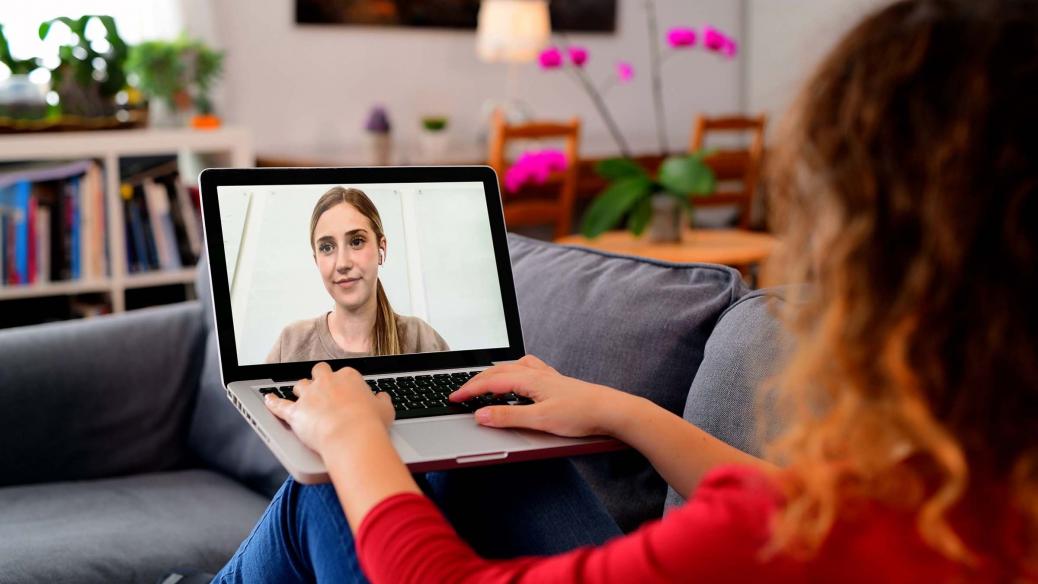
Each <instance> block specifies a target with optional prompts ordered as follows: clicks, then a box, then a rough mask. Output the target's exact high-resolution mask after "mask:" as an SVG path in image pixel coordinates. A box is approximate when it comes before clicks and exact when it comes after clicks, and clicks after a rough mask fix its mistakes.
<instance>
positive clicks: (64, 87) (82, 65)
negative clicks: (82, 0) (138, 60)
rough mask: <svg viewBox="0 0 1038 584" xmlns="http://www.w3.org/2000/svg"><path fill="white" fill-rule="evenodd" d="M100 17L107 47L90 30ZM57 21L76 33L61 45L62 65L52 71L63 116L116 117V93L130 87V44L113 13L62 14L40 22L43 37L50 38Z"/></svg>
mask: <svg viewBox="0 0 1038 584" xmlns="http://www.w3.org/2000/svg"><path fill="white" fill-rule="evenodd" d="M94 19H97V20H98V21H100V22H101V24H102V26H104V29H105V37H104V38H105V41H107V42H106V45H107V47H106V50H104V51H98V50H96V49H95V46H96V43H92V42H90V41H89V40H87V36H86V29H87V25H89V24H90V21H91V20H94ZM55 24H63V25H65V26H67V27H68V29H69V30H70V31H71V32H72V35H71V37H70V42H69V43H68V44H64V45H61V46H60V47H58V58H59V61H58V66H57V67H55V68H54V69H52V70H51V79H52V82H51V83H52V86H53V88H54V90H55V91H56V92H57V93H58V98H59V103H60V106H61V114H62V116H63V117H67V116H74V117H83V118H109V117H114V116H115V114H116V111H117V110H118V106H117V104H116V102H115V96H116V94H117V93H119V92H120V91H122V90H123V89H124V88H125V87H126V71H125V69H124V65H125V63H126V57H127V54H128V47H127V45H126V43H125V42H123V39H122V37H121V36H119V30H118V28H117V27H116V26H115V19H113V18H112V17H111V16H104V15H91V14H87V15H84V16H81V17H79V18H69V17H65V16H62V17H59V18H54V19H51V20H48V21H46V22H44V23H42V24H40V28H39V36H40V40H46V39H47V36H48V35H50V33H51V31H52V30H54V25H55Z"/></svg>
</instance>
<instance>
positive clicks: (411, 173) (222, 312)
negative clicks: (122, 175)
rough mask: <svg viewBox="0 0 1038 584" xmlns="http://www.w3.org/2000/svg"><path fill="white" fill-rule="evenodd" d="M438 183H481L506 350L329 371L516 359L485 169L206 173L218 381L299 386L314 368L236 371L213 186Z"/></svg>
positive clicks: (412, 357)
mask: <svg viewBox="0 0 1038 584" xmlns="http://www.w3.org/2000/svg"><path fill="white" fill-rule="evenodd" d="M437 182H480V183H482V184H483V193H484V195H485V198H486V205H487V215H488V216H489V218H490V234H491V239H492V241H493V244H494V256H495V259H496V262H497V276H498V282H499V284H500V288H501V301H502V305H503V307H504V314H505V326H506V330H507V333H508V344H509V346H508V347H500V348H492V349H476V350H466V351H446V352H434V353H413V354H408V355H392V356H382V357H358V358H353V359H335V360H331V361H328V363H329V364H330V365H331V366H332V368H333V369H339V368H341V367H347V366H348V367H353V368H354V369H356V370H358V371H359V372H360V373H361V374H363V375H375V374H381V373H400V372H407V371H433V370H438V369H452V368H466V367H481V366H486V365H490V364H491V363H494V362H499V361H512V360H515V359H519V358H520V357H522V356H523V355H524V354H525V353H526V351H525V347H524V345H523V334H522V327H521V325H520V320H519V304H518V302H517V300H516V296H515V282H514V280H513V278H512V265H511V261H510V259H509V254H508V239H507V236H506V231H505V220H504V212H503V210H502V205H501V193H500V190H499V188H498V179H497V174H496V173H495V172H494V170H493V169H492V168H490V167H489V166H428V167H420V166H418V167H372V168H207V169H205V170H203V171H202V172H201V174H199V176H198V184H199V190H200V194H201V206H202V217H203V222H202V224H203V227H204V232H205V245H206V251H207V254H208V257H209V273H210V278H209V282H210V286H211V287H212V294H213V312H214V317H215V321H216V333H217V340H218V342H219V345H220V365H221V370H222V372H223V378H224V382H225V383H227V384H229V383H231V382H233V381H241V380H248V379H273V380H275V381H290V380H297V379H303V378H307V377H310V372H311V370H312V369H313V367H314V365H316V364H317V363H319V362H320V361H300V362H295V363H273V364H259V365H240V364H239V363H238V357H237V355H238V352H237V347H236V344H235V341H234V322H233V319H232V316H231V301H230V289H229V283H228V282H227V278H226V276H225V274H226V273H227V259H226V256H225V255H224V249H223V232H222V228H221V224H220V206H219V205H220V204H219V198H218V197H217V187H221V186H276V185H307V184H349V185H363V184H379V183H437ZM199 293H202V291H199Z"/></svg>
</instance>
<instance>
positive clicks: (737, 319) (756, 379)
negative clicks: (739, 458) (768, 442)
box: [666, 288, 791, 510]
mask: <svg viewBox="0 0 1038 584" xmlns="http://www.w3.org/2000/svg"><path fill="white" fill-rule="evenodd" d="M782 302H785V300H784V294H783V290H782V289H781V288H772V289H765V290H756V291H754V292H751V293H749V294H747V295H746V296H744V297H743V298H742V299H740V300H739V301H738V302H736V303H735V304H734V305H732V306H731V307H730V308H729V309H728V310H727V311H725V313H724V314H723V315H722V316H721V319H720V320H719V321H718V323H717V326H716V327H715V328H714V332H713V334H711V335H710V340H708V341H707V342H706V355H705V356H704V357H703V363H702V364H701V365H700V366H699V372H698V373H697V374H696V378H695V380H694V381H692V387H691V389H689V391H688V399H687V400H686V401H685V409H684V418H685V419H686V420H688V421H689V422H691V423H693V424H695V425H696V426H698V427H699V428H701V429H703V430H705V431H706V432H709V433H710V434H711V435H712V436H714V437H715V438H718V439H720V440H723V441H725V442H727V443H728V444H731V445H732V446H735V447H736V448H738V449H740V450H742V451H744V452H748V453H750V454H753V455H754V456H761V454H762V444H761V442H762V438H766V437H764V436H761V435H760V434H759V433H758V431H757V428H758V425H757V422H758V421H760V420H766V421H767V425H768V430H769V431H774V430H775V429H776V428H777V427H778V426H779V425H780V421H778V420H775V419H769V418H768V417H767V416H768V414H769V408H768V402H767V400H766V399H763V398H766V394H765V395H762V394H761V391H760V390H761V387H762V386H763V385H764V384H766V382H767V380H768V378H769V377H770V376H771V375H773V374H775V373H777V372H778V369H779V367H780V365H781V363H782V359H783V356H784V353H783V350H784V348H788V347H789V346H790V340H791V339H790V337H789V334H788V332H786V331H785V330H784V328H783V327H782V325H781V323H780V322H779V320H778V318H777V316H776V315H777V310H778V309H779V308H780V306H779V304H780V303H782ZM684 500H685V499H684V497H682V496H681V495H680V494H678V493H677V492H675V491H674V490H673V489H668V493H667V505H666V508H667V509H668V510H669V509H671V508H673V507H675V506H677V505H680V504H681V503H683V502H684Z"/></svg>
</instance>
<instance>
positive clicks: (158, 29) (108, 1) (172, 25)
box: [0, 0, 183, 83]
mask: <svg viewBox="0 0 1038 584" xmlns="http://www.w3.org/2000/svg"><path fill="white" fill-rule="evenodd" d="M84 14H106V15H109V16H112V17H114V18H115V24H116V26H117V27H118V28H119V35H120V36H121V37H122V38H123V40H125V41H126V42H127V43H129V44H135V43H139V42H141V41H143V40H148V39H156V38H173V37H176V36H177V35H178V34H180V31H181V29H182V28H183V14H182V12H181V0H135V1H134V2H127V1H126V0H45V1H42V2H41V1H39V0H35V1H33V0H30V1H25V0H19V1H14V0H2V2H0V24H3V26H4V34H5V35H6V36H7V40H8V42H9V43H10V45H11V55H12V56H14V57H15V58H16V59H27V58H30V57H42V58H43V59H44V63H43V64H44V66H45V67H48V68H50V67H54V66H56V64H57V62H56V61H57V57H58V49H57V47H58V46H59V45H60V44H62V42H63V41H64V40H67V35H68V29H67V28H65V27H64V26H61V25H58V26H57V27H56V28H55V29H54V30H53V31H52V32H51V33H50V36H48V38H47V40H46V41H41V40H40V39H39V34H38V27H39V25H40V23H41V22H43V21H45V20H50V19H51V18H55V17H58V16H69V17H73V18H78V17H80V16H82V15H84ZM87 38H88V39H89V40H91V41H95V42H97V41H100V42H102V43H103V42H104V41H103V39H104V27H103V26H101V23H100V22H97V21H93V22H91V24H90V27H89V28H88V29H87ZM9 75H10V72H9V71H8V70H7V67H5V66H3V65H0V79H6V78H7V77H8V76H9ZM49 78H50V75H49V73H48V72H46V71H43V70H37V71H36V72H34V74H33V75H32V77H31V79H32V80H33V81H35V82H37V83H46V82H47V81H48V80H49Z"/></svg>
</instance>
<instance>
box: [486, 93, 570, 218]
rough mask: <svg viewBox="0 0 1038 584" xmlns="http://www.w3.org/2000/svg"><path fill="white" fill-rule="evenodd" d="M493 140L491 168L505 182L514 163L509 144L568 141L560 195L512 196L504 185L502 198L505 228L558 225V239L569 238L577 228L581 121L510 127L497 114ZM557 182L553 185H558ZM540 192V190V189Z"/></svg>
mask: <svg viewBox="0 0 1038 584" xmlns="http://www.w3.org/2000/svg"><path fill="white" fill-rule="evenodd" d="M491 123H492V128H491V137H490V153H489V162H490V166H491V167H493V169H494V170H495V171H497V176H498V180H500V181H502V183H503V181H504V178H505V172H507V171H508V168H509V166H510V163H509V162H508V160H507V153H508V144H509V142H511V141H513V140H558V139H562V140H564V141H565V154H566V160H567V162H568V165H567V167H566V170H565V171H564V172H562V173H561V177H560V178H561V180H560V181H557V182H558V183H559V189H558V194H557V195H555V194H554V193H552V194H551V195H549V196H548V197H539V198H533V197H530V196H524V193H523V192H522V191H520V192H518V193H509V192H507V191H506V190H505V188H504V184H502V185H501V197H502V200H503V201H504V208H505V224H506V226H507V227H508V229H514V228H516V227H525V226H531V225H544V224H554V225H555V237H556V238H559V237H562V236H564V235H567V234H568V233H569V232H570V230H571V229H572V225H573V206H574V202H575V201H576V197H577V176H578V174H577V170H578V169H577V167H578V165H579V163H580V160H579V157H578V152H579V145H580V119H579V118H573V119H571V120H570V121H569V122H567V123H558V122H538V121H534V122H526V123H523V124H509V123H508V122H507V121H506V120H505V117H504V115H503V114H502V113H501V112H500V111H497V112H494V116H493V119H492V122H491ZM554 182H555V181H553V183H552V184H554ZM538 190H540V189H538Z"/></svg>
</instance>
